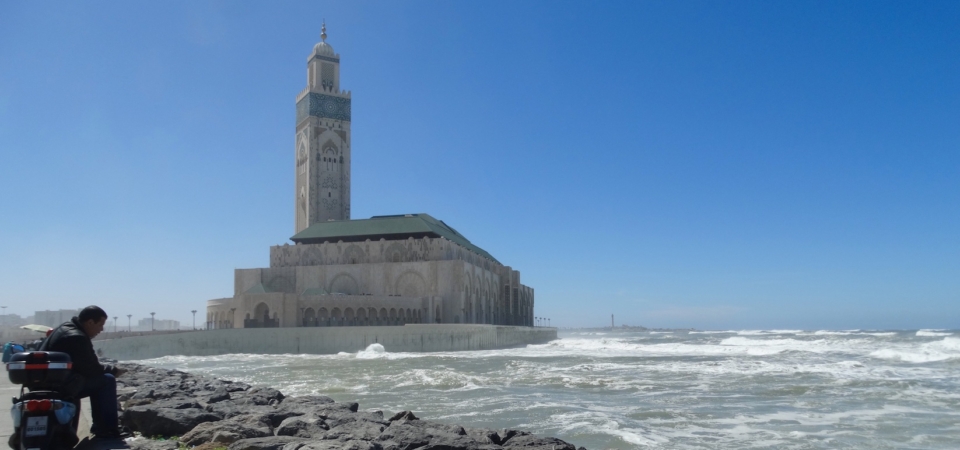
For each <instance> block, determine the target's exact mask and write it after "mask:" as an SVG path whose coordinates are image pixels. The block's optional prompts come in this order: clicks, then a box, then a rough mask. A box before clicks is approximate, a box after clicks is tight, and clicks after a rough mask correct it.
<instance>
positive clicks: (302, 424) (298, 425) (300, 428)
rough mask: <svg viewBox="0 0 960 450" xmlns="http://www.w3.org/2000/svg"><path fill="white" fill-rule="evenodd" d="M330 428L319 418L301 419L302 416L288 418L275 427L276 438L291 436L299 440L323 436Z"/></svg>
mask: <svg viewBox="0 0 960 450" xmlns="http://www.w3.org/2000/svg"><path fill="white" fill-rule="evenodd" d="M329 429H330V427H328V426H327V424H326V422H324V421H323V419H320V418H319V417H314V418H303V417H302V416H298V417H290V418H288V419H286V420H284V421H283V422H282V423H281V424H280V426H279V427H277V436H293V437H299V438H312V437H319V436H321V435H323V433H325V432H326V431H327V430H329Z"/></svg>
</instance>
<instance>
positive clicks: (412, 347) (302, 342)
mask: <svg viewBox="0 0 960 450" xmlns="http://www.w3.org/2000/svg"><path fill="white" fill-rule="evenodd" d="M556 338H557V329H556V328H543V327H541V328H531V327H504V326H495V325H406V326H402V327H327V328H254V329H232V330H230V329H225V330H209V331H191V332H185V333H177V334H165V335H150V336H135V337H126V338H122V339H110V340H102V341H99V340H98V341H94V347H95V348H96V349H97V351H98V352H100V351H102V355H103V356H104V357H107V358H116V359H120V360H137V359H149V358H159V357H163V356H170V355H184V356H207V355H222V354H229V353H255V354H298V353H308V354H336V353H339V352H350V353H353V352H357V351H360V350H363V349H365V348H367V346H368V345H370V344H373V343H379V344H381V345H383V347H384V348H385V349H386V351H387V352H444V351H463V350H493V349H498V348H509V347H518V346H524V345H527V344H539V343H545V342H549V341H551V340H554V339H556Z"/></svg>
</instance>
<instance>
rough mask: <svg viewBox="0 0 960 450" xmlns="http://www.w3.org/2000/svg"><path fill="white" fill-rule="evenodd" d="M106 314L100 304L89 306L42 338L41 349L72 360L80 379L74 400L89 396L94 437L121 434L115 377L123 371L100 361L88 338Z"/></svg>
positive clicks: (97, 332)
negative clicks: (78, 390) (79, 386)
mask: <svg viewBox="0 0 960 450" xmlns="http://www.w3.org/2000/svg"><path fill="white" fill-rule="evenodd" d="M106 322H107V313H106V311H104V310H103V309H101V308H100V307H99V306H88V307H86V308H83V310H82V311H80V315H78V316H77V317H74V318H72V319H70V321H69V322H64V323H63V325H60V326H59V327H58V328H56V329H55V330H53V333H51V334H50V336H48V337H47V339H46V340H44V341H43V344H42V345H41V346H40V350H41V351H51V352H63V353H66V354H68V355H70V359H71V360H72V361H73V373H74V374H76V375H80V376H81V377H82V378H83V387H82V388H81V389H80V394H79V395H78V396H77V399H78V400H79V399H80V398H83V397H90V409H91V411H90V412H91V416H92V417H93V425H92V426H91V427H90V433H92V434H93V435H94V437H97V438H107V439H109V438H118V437H123V436H122V434H121V432H120V430H119V428H118V423H117V379H116V378H115V377H117V376H120V375H121V374H122V373H123V372H125V370H123V369H120V368H117V367H114V366H111V365H103V364H100V358H98V357H97V354H96V353H95V352H94V351H93V342H91V339H93V338H94V337H96V336H97V335H98V334H100V332H101V331H103V325H104V324H105V323H106Z"/></svg>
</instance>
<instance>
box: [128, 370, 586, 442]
mask: <svg viewBox="0 0 960 450" xmlns="http://www.w3.org/2000/svg"><path fill="white" fill-rule="evenodd" d="M122 366H123V367H124V368H125V369H128V372H127V374H125V375H124V376H123V377H120V378H119V379H118V380H117V382H118V392H121V393H122V395H121V396H118V397H119V398H120V400H121V401H122V402H123V404H124V411H123V413H122V415H121V421H122V423H123V424H124V425H125V426H127V427H129V428H130V429H131V430H133V431H138V432H140V433H142V434H143V435H144V436H148V437H159V436H165V437H171V436H181V437H180V438H179V441H161V442H178V444H179V445H181V446H191V447H195V448H197V449H204V450H206V449H214V448H217V447H224V446H229V450H332V449H346V450H510V449H514V450H577V449H576V448H575V447H574V446H573V445H571V444H569V443H567V442H564V441H562V440H560V439H556V438H542V437H538V436H534V435H532V434H530V433H527V432H525V431H518V430H508V429H503V430H499V431H495V430H489V429H484V428H464V427H462V426H459V425H450V424H444V423H439V422H433V421H429V420H420V419H419V418H418V417H417V416H416V415H415V414H414V413H413V412H412V411H401V412H399V413H397V414H394V415H392V416H390V418H389V419H384V416H383V412H382V411H377V410H368V411H360V405H359V404H357V403H354V402H336V401H334V400H333V399H332V398H330V397H327V396H323V395H306V396H301V397H286V396H284V395H283V394H282V393H281V392H280V391H278V390H276V389H272V388H266V387H252V386H250V385H248V384H245V383H235V382H233V383H232V382H229V381H225V380H211V379H207V378H203V377H199V376H194V375H190V374H187V373H184V372H180V371H176V370H164V369H156V368H151V367H145V366H140V365H137V364H123V365H122ZM153 442H157V441H153ZM145 445H146V444H145ZM151 445H152V444H151ZM157 445H160V444H157ZM163 445H169V444H163ZM145 450H146V449H145ZM150 450H162V449H160V448H157V449H150ZM581 450H582V449H581Z"/></svg>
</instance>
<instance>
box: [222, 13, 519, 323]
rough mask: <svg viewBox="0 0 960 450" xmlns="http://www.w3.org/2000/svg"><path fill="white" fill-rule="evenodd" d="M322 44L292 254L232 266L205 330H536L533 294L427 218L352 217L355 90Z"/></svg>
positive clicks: (299, 142) (299, 145)
mask: <svg viewBox="0 0 960 450" xmlns="http://www.w3.org/2000/svg"><path fill="white" fill-rule="evenodd" d="M320 38H321V42H320V43H318V44H316V45H315V46H314V47H313V51H312V52H311V53H310V56H308V57H307V87H306V88H304V89H303V91H301V92H300V94H298V95H297V103H296V136H295V141H294V142H295V146H294V152H295V156H296V158H295V161H296V180H295V184H294V186H295V191H294V224H295V229H294V232H295V235H294V236H293V237H292V238H290V240H291V241H293V245H290V244H284V245H279V246H274V247H271V248H270V267H268V268H259V269H237V270H236V271H235V273H234V286H233V288H234V296H233V297H230V298H221V299H215V300H209V301H207V328H208V329H217V328H271V327H327V326H372V325H378V326H385V325H404V324H408V323H444V324H456V323H470V324H495V325H514V326H533V320H534V318H533V289H532V288H530V287H528V286H524V285H522V284H520V272H519V271H517V270H514V269H513V268H511V267H510V266H506V265H503V264H501V263H500V261H497V259H496V258H494V257H493V256H492V255H490V254H489V253H487V252H486V251H484V250H483V249H482V248H480V247H478V246H476V245H474V244H473V243H471V242H470V240H468V239H467V238H466V237H465V236H463V235H462V234H460V233H459V232H457V230H456V229H454V228H453V227H451V226H450V225H447V224H446V223H445V222H444V221H442V220H439V219H436V218H434V217H432V216H430V215H429V214H422V213H421V214H401V215H391V216H374V217H371V218H369V219H356V220H351V219H350V155H351V139H350V113H351V109H350V98H351V97H350V91H343V90H341V89H340V55H339V54H337V53H335V52H334V51H333V47H331V46H330V44H327V42H326V40H327V32H326V25H325V24H324V26H323V28H322V32H321V34H320Z"/></svg>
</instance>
